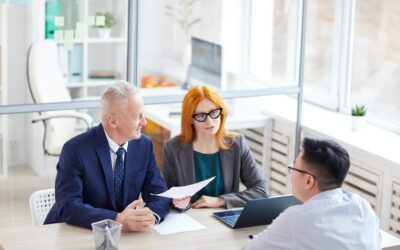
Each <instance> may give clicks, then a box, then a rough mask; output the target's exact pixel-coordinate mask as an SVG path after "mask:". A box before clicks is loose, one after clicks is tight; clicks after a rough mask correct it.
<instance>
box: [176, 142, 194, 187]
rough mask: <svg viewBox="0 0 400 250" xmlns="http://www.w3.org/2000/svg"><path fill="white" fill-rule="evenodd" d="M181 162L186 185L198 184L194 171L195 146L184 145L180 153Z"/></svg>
mask: <svg viewBox="0 0 400 250" xmlns="http://www.w3.org/2000/svg"><path fill="white" fill-rule="evenodd" d="M179 162H180V164H179V165H180V167H181V173H182V175H183V180H187V183H184V185H189V184H193V183H195V182H196V177H195V171H194V158H193V145H192V144H183V147H182V151H181V152H180V153H179Z"/></svg>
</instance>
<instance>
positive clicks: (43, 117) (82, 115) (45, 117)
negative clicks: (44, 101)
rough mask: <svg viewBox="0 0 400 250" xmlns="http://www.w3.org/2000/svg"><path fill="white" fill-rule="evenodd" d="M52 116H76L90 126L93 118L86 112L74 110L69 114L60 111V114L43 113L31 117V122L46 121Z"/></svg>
mask: <svg viewBox="0 0 400 250" xmlns="http://www.w3.org/2000/svg"><path fill="white" fill-rule="evenodd" d="M53 118H76V119H79V120H83V121H84V122H85V123H86V125H87V127H88V128H90V127H91V124H92V122H93V118H92V117H91V116H90V115H88V114H86V113H82V112H74V113H71V114H65V113H60V114H54V113H53V114H45V115H38V116H37V117H35V118H34V119H32V123H35V122H38V121H46V120H49V119H53Z"/></svg>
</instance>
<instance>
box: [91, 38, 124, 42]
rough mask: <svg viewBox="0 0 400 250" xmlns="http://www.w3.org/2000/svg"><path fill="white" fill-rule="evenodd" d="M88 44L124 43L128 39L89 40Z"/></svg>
mask: <svg viewBox="0 0 400 250" xmlns="http://www.w3.org/2000/svg"><path fill="white" fill-rule="evenodd" d="M87 42H88V43H124V42H126V38H123V37H110V38H106V39H104V38H89V39H87Z"/></svg>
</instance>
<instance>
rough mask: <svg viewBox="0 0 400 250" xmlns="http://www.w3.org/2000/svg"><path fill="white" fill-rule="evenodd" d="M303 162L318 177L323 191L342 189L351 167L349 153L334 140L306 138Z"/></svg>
mask: <svg viewBox="0 0 400 250" xmlns="http://www.w3.org/2000/svg"><path fill="white" fill-rule="evenodd" d="M302 146H303V158H302V159H303V161H305V162H306V163H308V164H309V167H310V168H311V169H310V170H312V171H313V173H314V174H315V175H316V176H317V182H318V185H319V188H320V190H321V191H324V190H329V189H334V188H338V187H341V186H342V184H343V181H344V178H345V177H346V175H347V172H348V171H349V167H350V157H349V154H348V153H347V151H346V150H345V149H344V148H343V147H342V146H340V145H339V144H338V143H336V142H334V141H332V140H319V139H313V138H309V137H306V138H304V140H303V145H302Z"/></svg>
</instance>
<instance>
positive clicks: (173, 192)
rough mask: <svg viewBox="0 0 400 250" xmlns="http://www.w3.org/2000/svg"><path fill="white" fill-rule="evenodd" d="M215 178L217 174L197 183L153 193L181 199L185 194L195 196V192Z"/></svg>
mask: <svg viewBox="0 0 400 250" xmlns="http://www.w3.org/2000/svg"><path fill="white" fill-rule="evenodd" d="M214 178H215V176H214V177H211V178H209V179H207V180H204V181H200V182H197V183H195V184H191V185H187V186H182V187H172V188H170V189H169V190H167V191H165V192H163V193H160V194H152V195H158V196H162V197H167V198H173V199H180V198H183V197H185V196H193V195H194V194H195V193H197V191H199V190H200V189H202V188H203V187H205V186H207V184H208V183H210V182H211V181H212V180H214Z"/></svg>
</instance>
